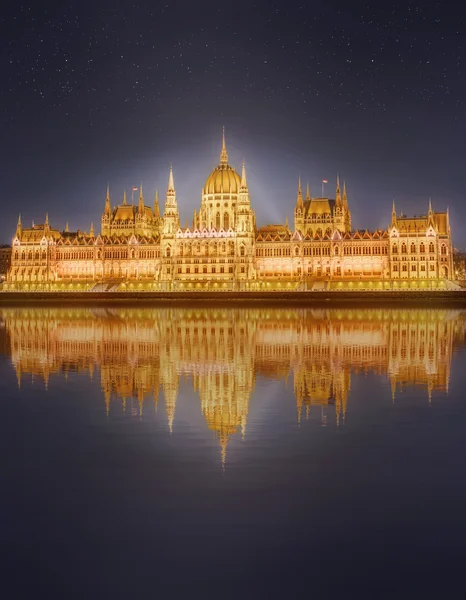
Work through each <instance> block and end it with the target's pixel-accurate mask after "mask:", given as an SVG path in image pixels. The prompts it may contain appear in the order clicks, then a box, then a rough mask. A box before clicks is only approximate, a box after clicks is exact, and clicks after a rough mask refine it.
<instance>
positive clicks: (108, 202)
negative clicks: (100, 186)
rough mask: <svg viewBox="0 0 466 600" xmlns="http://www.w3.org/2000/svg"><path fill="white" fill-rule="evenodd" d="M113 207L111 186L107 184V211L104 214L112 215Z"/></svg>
mask: <svg viewBox="0 0 466 600" xmlns="http://www.w3.org/2000/svg"><path fill="white" fill-rule="evenodd" d="M110 212H111V207H110V184H109V183H108V184H107V196H106V197H105V210H104V214H106V215H110Z"/></svg>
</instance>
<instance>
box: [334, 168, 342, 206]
mask: <svg viewBox="0 0 466 600" xmlns="http://www.w3.org/2000/svg"><path fill="white" fill-rule="evenodd" d="M335 202H336V205H337V206H341V192H340V175H338V174H337V188H336V191H335Z"/></svg>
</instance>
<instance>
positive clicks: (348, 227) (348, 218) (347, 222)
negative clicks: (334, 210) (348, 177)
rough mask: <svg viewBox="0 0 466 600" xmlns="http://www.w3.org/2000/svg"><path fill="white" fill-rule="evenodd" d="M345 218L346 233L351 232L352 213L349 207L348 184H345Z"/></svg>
mask: <svg viewBox="0 0 466 600" xmlns="http://www.w3.org/2000/svg"><path fill="white" fill-rule="evenodd" d="M343 216H344V223H345V232H346V231H348V232H350V231H351V213H350V210H349V207H348V197H347V195H346V182H345V181H344V182H343Z"/></svg>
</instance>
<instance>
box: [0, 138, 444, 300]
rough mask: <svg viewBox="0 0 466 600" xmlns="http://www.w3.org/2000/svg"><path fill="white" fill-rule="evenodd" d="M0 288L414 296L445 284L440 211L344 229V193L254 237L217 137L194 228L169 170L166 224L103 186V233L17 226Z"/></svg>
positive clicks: (307, 202) (242, 183)
mask: <svg viewBox="0 0 466 600" xmlns="http://www.w3.org/2000/svg"><path fill="white" fill-rule="evenodd" d="M12 246H13V250H12V262H11V268H10V270H9V272H8V278H7V284H6V286H5V288H6V289H88V290H90V289H92V290H94V291H106V290H117V289H118V290H127V289H134V288H135V287H140V288H142V289H147V290H157V289H159V290H182V289H219V290H222V289H224V290H227V289H229V290H231V289H264V288H265V289H267V286H268V287H270V286H272V288H274V289H276V288H280V287H282V286H288V287H291V288H292V289H302V290H303V289H318V288H319V286H321V285H326V286H327V289H328V288H330V287H331V286H332V285H335V284H337V283H339V284H340V285H342V284H344V285H345V286H347V287H348V289H351V286H352V285H353V284H354V283H355V282H357V283H359V284H361V282H367V283H370V284H371V285H374V283H377V284H379V285H382V287H389V286H390V285H391V286H392V288H391V289H393V287H397V286H398V287H401V284H402V283H403V284H404V285H406V284H408V283H409V285H410V287H415V288H416V287H417V288H420V287H422V285H426V283H429V284H431V287H437V286H440V285H443V286H444V287H445V282H447V281H448V280H450V279H453V278H454V273H453V262H452V256H453V253H452V244H451V232H450V221H449V214H448V211H446V212H434V211H433V208H432V205H431V204H430V203H429V209H428V212H427V214H426V215H424V216H420V217H413V218H408V217H406V216H404V215H397V214H396V211H395V206H394V205H393V210H392V218H391V223H390V226H389V227H388V228H387V229H386V230H377V231H373V232H369V231H367V230H354V229H352V221H351V212H350V208H349V203H348V197H347V190H346V185H345V184H343V189H342V190H341V189H340V182H339V179H338V178H337V185H336V193H335V199H329V198H311V194H310V191H309V186H308V187H307V193H306V196H305V198H303V194H302V190H301V183H300V182H299V184H298V194H297V200H296V205H295V210H294V227H293V228H290V227H289V226H288V222H286V223H285V224H284V225H266V226H264V227H259V228H258V227H257V225H256V218H255V213H254V210H253V208H252V206H251V200H250V195H249V188H248V183H247V178H246V169H245V165H244V163H243V165H242V170H241V175H240V174H239V173H238V172H237V171H236V170H235V169H234V168H233V167H232V166H230V165H229V163H228V154H227V150H226V144H225V136H223V142H222V151H221V154H220V163H219V165H218V166H217V167H216V168H215V169H214V170H213V172H212V173H211V174H210V175H209V177H208V179H207V181H206V183H205V185H204V187H203V189H202V197H201V205H200V208H199V210H198V211H196V210H195V211H194V215H193V220H192V226H191V227H188V226H186V227H182V226H181V223H180V216H179V210H178V202H177V197H176V191H175V183H174V177H173V171H172V168H171V167H170V172H169V178H168V186H167V191H166V197H165V205H164V210H163V214H162V213H161V210H160V207H159V200H158V195H157V194H156V196H155V200H154V204H153V206H151V207H149V206H147V205H146V203H145V200H144V195H143V190H142V186H141V188H140V190H139V201H138V204H137V205H129V204H128V203H127V200H126V194H125V195H124V197H123V201H122V202H121V203H120V204H118V205H117V206H112V204H111V200H110V191H109V189H108V188H107V196H106V199H105V206H104V212H103V215H102V220H101V231H100V233H96V232H95V231H94V227H93V225H91V227H90V230H89V232H81V231H70V230H69V228H68V225H67V226H66V227H65V229H64V230H63V231H59V230H58V229H55V228H53V227H52V226H51V225H50V223H49V220H48V217H46V219H45V223H44V224H41V225H33V226H32V227H30V228H25V227H23V224H22V222H21V218H19V220H18V225H17V228H16V233H15V236H14V238H13V243H12Z"/></svg>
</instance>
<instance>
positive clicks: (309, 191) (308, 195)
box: [306, 182, 311, 202]
mask: <svg viewBox="0 0 466 600" xmlns="http://www.w3.org/2000/svg"><path fill="white" fill-rule="evenodd" d="M310 200H311V188H310V187H309V182H307V186H306V202H308V201H310Z"/></svg>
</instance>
